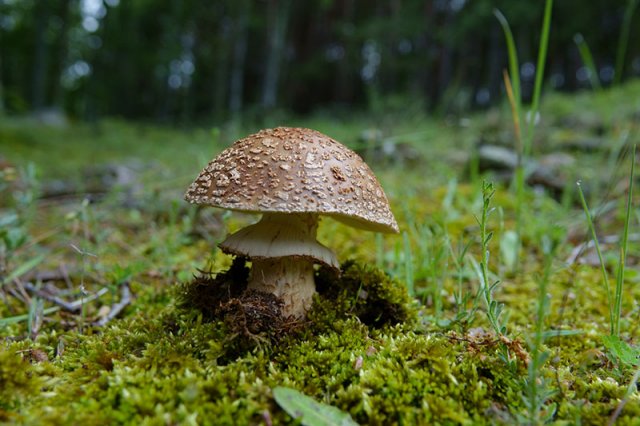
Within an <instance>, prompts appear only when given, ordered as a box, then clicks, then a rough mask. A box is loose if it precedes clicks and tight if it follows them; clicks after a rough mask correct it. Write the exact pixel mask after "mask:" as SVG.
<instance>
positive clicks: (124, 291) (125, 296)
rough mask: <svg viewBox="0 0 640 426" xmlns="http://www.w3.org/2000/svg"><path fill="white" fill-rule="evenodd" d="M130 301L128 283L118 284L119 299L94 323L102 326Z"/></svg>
mask: <svg viewBox="0 0 640 426" xmlns="http://www.w3.org/2000/svg"><path fill="white" fill-rule="evenodd" d="M129 303H131V289H130V288H129V283H128V282H125V283H124V284H122V285H121V286H120V301H119V302H118V303H116V304H114V305H112V306H111V310H110V311H109V313H108V314H107V315H105V316H104V317H102V318H100V320H98V321H96V322H95V323H94V325H97V326H100V327H104V326H105V325H107V323H108V322H109V321H111V320H112V319H114V318H115V317H117V316H118V315H119V314H120V312H122V311H123V310H124V308H126V307H127V305H129Z"/></svg>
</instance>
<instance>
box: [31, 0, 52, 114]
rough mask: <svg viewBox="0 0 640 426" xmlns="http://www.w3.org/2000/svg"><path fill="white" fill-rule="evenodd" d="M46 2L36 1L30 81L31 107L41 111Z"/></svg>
mask: <svg viewBox="0 0 640 426" xmlns="http://www.w3.org/2000/svg"><path fill="white" fill-rule="evenodd" d="M48 3H49V2H47V1H38V2H36V6H35V11H34V12H35V14H36V17H35V24H36V25H35V26H36V28H35V44H34V60H33V74H32V81H31V107H32V109H33V110H36V111H37V110H41V109H43V108H44V106H45V102H46V90H47V65H48V62H49V58H48V57H49V45H48V43H47V41H46V39H45V30H46V27H47V23H48V20H49V6H48Z"/></svg>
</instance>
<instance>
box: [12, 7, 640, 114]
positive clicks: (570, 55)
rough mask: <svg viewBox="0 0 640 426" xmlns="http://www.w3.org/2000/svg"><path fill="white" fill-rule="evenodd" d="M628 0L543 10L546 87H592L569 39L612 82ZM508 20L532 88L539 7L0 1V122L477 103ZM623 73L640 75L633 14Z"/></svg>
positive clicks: (495, 81)
mask: <svg viewBox="0 0 640 426" xmlns="http://www.w3.org/2000/svg"><path fill="white" fill-rule="evenodd" d="M627 5H628V1H627V0H590V1H588V2H587V1H584V0H558V1H556V2H555V4H554V8H553V18H552V27H551V37H550V45H549V54H548V60H547V69H546V70H545V88H547V89H551V88H552V89H556V90H562V91H573V90H576V89H579V88H583V87H589V86H590V83H589V74H588V70H587V68H585V67H584V65H583V63H582V61H581V59H580V55H579V54H578V50H577V48H576V44H575V43H574V40H573V39H574V36H575V35H576V34H577V33H581V34H582V35H583V36H584V39H585V40H586V42H587V43H588V45H589V47H590V49H591V51H592V53H593V57H594V60H595V63H596V66H597V68H598V70H599V77H600V79H601V81H602V83H603V85H608V84H611V82H612V81H613V79H614V69H615V59H616V50H617V47H618V44H619V38H620V32H621V27H622V22H623V17H624V15H625V9H626V8H627ZM494 8H497V9H499V10H500V11H502V13H504V15H505V16H506V17H507V19H508V21H509V23H510V25H511V27H512V29H513V32H514V36H515V39H516V44H517V49H518V53H519V56H520V63H521V78H522V80H523V96H524V97H525V100H526V98H527V96H529V93H530V91H531V86H532V85H533V78H534V73H535V66H534V64H535V61H536V55H537V48H538V42H539V33H540V26H541V22H542V13H543V9H544V1H542V0H540V1H514V0H466V1H465V0H384V1H381V0H309V1H297V2H294V1H292V0H255V1H251V0H218V1H206V0H183V1H177V0H0V44H1V46H0V47H1V50H0V52H1V53H0V61H1V63H0V108H1V111H2V113H3V114H24V113H32V112H38V111H57V112H63V113H64V114H66V115H69V116H71V117H74V118H76V119H81V120H93V119H98V118H101V117H106V116H109V117H113V116H117V117H123V118H127V119H141V120H150V121H159V122H168V123H172V122H196V121H199V120H211V119H230V118H234V117H237V116H239V115H243V116H245V115H249V116H251V115H253V116H260V115H261V114H264V113H267V112H272V111H273V110H279V111H280V110H281V111H287V112H292V113H296V114H306V113H310V112H315V111H318V110H331V111H342V110H353V109H357V110H366V109H368V108H371V107H372V106H375V105H378V104H381V103H382V104H384V105H387V106H390V107H393V108H396V109H402V108H403V107H404V106H405V105H408V104H411V105H416V104H417V105H419V107H420V108H425V109H427V110H430V111H434V112H459V111H466V110H469V109H474V108H483V107H487V106H489V105H491V104H493V103H495V102H497V101H499V100H501V99H502V96H503V92H504V90H503V81H502V70H503V69H504V68H505V67H506V65H507V52H506V48H505V41H504V37H503V33H502V30H501V28H500V25H499V23H498V20H497V19H496V18H495V16H494V15H493V10H494ZM635 15H636V16H634V17H633V22H632V25H631V34H630V37H629V48H628V51H627V54H626V55H625V61H624V69H623V75H622V77H623V79H628V78H631V77H633V76H637V75H640V42H639V41H640V17H639V16H637V15H639V14H635Z"/></svg>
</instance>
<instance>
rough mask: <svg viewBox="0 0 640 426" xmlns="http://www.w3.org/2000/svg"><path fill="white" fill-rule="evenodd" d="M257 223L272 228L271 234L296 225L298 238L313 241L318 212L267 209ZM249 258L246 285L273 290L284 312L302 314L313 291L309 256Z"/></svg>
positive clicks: (264, 290) (309, 303)
mask: <svg viewBox="0 0 640 426" xmlns="http://www.w3.org/2000/svg"><path fill="white" fill-rule="evenodd" d="M258 226H259V227H260V228H263V227H264V228H270V229H272V230H274V235H279V234H280V232H278V231H279V230H283V231H284V230H286V229H296V230H297V233H299V234H301V235H302V236H303V237H304V238H302V240H308V241H314V242H315V238H316V231H317V229H318V216H317V215H315V214H283V213H268V214H264V215H263V217H262V219H261V220H260V222H259V223H258ZM316 244H317V242H316ZM249 257H250V258H251V256H249ZM251 262H252V268H251V274H250V275H249V283H248V286H247V288H249V289H253V290H258V291H262V292H265V293H272V294H275V295H276V296H278V297H280V298H282V300H283V301H284V312H283V314H284V315H285V316H289V315H293V316H295V317H303V316H304V315H305V313H306V312H307V310H309V308H310V307H311V303H312V298H313V295H314V293H315V292H316V284H315V280H314V277H313V264H314V261H313V259H312V258H309V257H307V256H303V255H298V256H296V255H292V256H282V257H256V258H251Z"/></svg>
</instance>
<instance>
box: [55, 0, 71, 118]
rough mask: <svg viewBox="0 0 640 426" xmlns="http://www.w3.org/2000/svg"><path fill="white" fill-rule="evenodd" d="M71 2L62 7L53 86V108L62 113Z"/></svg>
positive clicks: (65, 1) (67, 1)
mask: <svg viewBox="0 0 640 426" xmlns="http://www.w3.org/2000/svg"><path fill="white" fill-rule="evenodd" d="M70 3H71V1H70V0H62V4H61V6H60V20H61V21H62V27H61V28H60V38H59V46H58V58H57V60H58V62H57V67H56V72H55V74H54V78H55V81H54V86H53V106H54V108H56V109H58V110H60V111H62V109H63V108H64V87H63V86H62V82H61V81H60V80H61V77H62V74H63V73H64V69H65V66H66V65H67V52H68V48H69V6H70Z"/></svg>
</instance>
